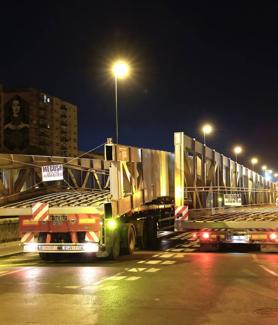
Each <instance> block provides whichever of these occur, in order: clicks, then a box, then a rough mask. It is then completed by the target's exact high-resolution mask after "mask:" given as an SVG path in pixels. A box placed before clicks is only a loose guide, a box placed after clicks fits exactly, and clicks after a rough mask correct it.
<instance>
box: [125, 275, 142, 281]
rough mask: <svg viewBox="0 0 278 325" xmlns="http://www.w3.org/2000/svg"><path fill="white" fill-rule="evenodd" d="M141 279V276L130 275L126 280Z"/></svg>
mask: <svg viewBox="0 0 278 325" xmlns="http://www.w3.org/2000/svg"><path fill="white" fill-rule="evenodd" d="M139 279H141V277H140V276H130V277H128V278H126V279H125V280H126V281H136V280H139Z"/></svg>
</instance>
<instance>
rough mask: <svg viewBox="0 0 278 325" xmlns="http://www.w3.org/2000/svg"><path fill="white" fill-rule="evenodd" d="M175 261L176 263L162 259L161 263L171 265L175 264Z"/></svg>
mask: <svg viewBox="0 0 278 325" xmlns="http://www.w3.org/2000/svg"><path fill="white" fill-rule="evenodd" d="M175 263H176V261H164V262H162V263H161V264H164V265H172V264H175Z"/></svg>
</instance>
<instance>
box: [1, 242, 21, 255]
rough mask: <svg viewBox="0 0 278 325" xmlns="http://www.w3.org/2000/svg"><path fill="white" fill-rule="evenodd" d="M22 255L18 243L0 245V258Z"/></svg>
mask: <svg viewBox="0 0 278 325" xmlns="http://www.w3.org/2000/svg"><path fill="white" fill-rule="evenodd" d="M20 253H22V247H21V246H20V241H11V242H6V243H0V258H1V257H6V256H11V255H16V254H20Z"/></svg>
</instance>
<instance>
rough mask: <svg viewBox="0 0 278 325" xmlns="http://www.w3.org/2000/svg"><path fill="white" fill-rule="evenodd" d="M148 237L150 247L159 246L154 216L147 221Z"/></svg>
mask: <svg viewBox="0 0 278 325" xmlns="http://www.w3.org/2000/svg"><path fill="white" fill-rule="evenodd" d="M146 230H147V237H148V248H149V249H156V248H157V246H158V238H157V223H156V220H155V219H154V218H151V219H149V220H148V221H147V229H146Z"/></svg>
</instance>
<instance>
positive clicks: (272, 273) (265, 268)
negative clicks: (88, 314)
mask: <svg viewBox="0 0 278 325" xmlns="http://www.w3.org/2000/svg"><path fill="white" fill-rule="evenodd" d="M259 266H260V267H261V268H262V269H264V270H265V271H266V272H268V273H269V274H271V275H274V276H278V274H277V273H276V272H274V271H272V270H270V269H269V268H268V267H266V266H264V265H262V264H259Z"/></svg>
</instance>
